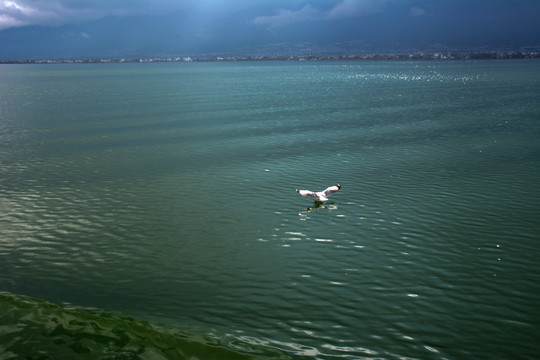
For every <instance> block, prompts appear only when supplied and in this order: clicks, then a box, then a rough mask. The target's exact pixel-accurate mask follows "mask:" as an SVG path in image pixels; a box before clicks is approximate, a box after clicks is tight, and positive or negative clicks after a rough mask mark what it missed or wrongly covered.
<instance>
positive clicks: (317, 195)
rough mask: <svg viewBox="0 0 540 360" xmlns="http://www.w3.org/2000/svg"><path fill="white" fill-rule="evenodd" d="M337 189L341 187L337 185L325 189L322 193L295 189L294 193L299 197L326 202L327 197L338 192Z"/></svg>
mask: <svg viewBox="0 0 540 360" xmlns="http://www.w3.org/2000/svg"><path fill="white" fill-rule="evenodd" d="M339 189H341V185H340V184H337V185H334V186H330V187H327V188H326V189H324V190H323V191H317V192H315V191H310V190H298V189H296V192H297V193H299V194H300V195H302V196H304V197H308V198H312V199H315V201H326V200H328V197H329V196H330V195H332V194H333V193H335V192H338V191H339Z"/></svg>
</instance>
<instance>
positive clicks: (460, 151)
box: [0, 60, 540, 359]
mask: <svg viewBox="0 0 540 360" xmlns="http://www.w3.org/2000/svg"><path fill="white" fill-rule="evenodd" d="M539 99H540V62H539V61H537V60H530V61H527V60H523V61H485V62H482V61H479V62H466V61H459V62H344V63H339V62H283V63H280V62H260V63H189V64H188V63H185V64H116V65H113V64H109V65H58V66H57V65H35V66H34V65H25V66H17V65H4V66H1V67H0V231H1V232H0V291H1V293H0V358H3V359H4V358H5V359H10V358H11V357H12V356H13V357H14V358H17V357H18V356H26V355H33V356H38V355H41V356H43V358H47V356H49V357H50V358H72V357H74V356H75V355H77V356H79V358H89V359H90V358H113V357H114V356H117V358H118V357H119V358H138V357H139V358H160V357H161V358H170V359H174V358H178V359H184V358H190V359H191V358H199V359H214V358H215V359H236V358H238V359H296V358H306V359H363V358H368V359H371V358H373V359H403V358H411V359H465V358H468V359H494V358H501V359H510V358H511V359H533V358H535V357H536V356H537V355H538V350H539V348H538V341H537V340H538V326H539V325H540V311H539V310H538V304H539V300H540V265H539V255H540V242H539V241H540V185H539V184H540V141H539V139H540V101H539ZM336 183H340V184H342V186H343V187H342V189H341V191H340V192H339V193H337V194H335V195H334V196H333V197H332V198H331V199H330V201H329V202H328V203H326V204H325V206H323V207H316V206H314V203H313V202H312V201H311V200H309V199H306V198H302V197H300V196H298V194H296V193H295V191H294V190H295V189H296V188H301V189H312V190H322V189H324V188H325V187H327V186H329V185H333V184H336Z"/></svg>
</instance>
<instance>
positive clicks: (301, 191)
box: [296, 190, 319, 199]
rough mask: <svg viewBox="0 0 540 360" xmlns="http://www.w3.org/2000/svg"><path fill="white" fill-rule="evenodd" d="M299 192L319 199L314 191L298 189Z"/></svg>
mask: <svg viewBox="0 0 540 360" xmlns="http://www.w3.org/2000/svg"><path fill="white" fill-rule="evenodd" d="M296 192H297V193H299V194H300V195H302V196H305V197H308V198H312V199H318V198H319V196H318V195H317V193H315V192H313V191H309V190H296Z"/></svg>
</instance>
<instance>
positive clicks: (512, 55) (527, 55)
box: [0, 51, 540, 64]
mask: <svg viewBox="0 0 540 360" xmlns="http://www.w3.org/2000/svg"><path fill="white" fill-rule="evenodd" d="M538 58H540V52H538V51H530V52H521V51H516V52H470V53H453V52H440V53H420V52H419V53H412V54H369V55H321V56H317V55H307V56H193V57H191V56H183V57H180V56H173V57H169V56H166V57H147V58H143V57H140V58H139V57H134V58H88V59H30V60H0V64H108V63H151V62H218V61H223V62H234V61H360V60H396V61H403V60H491V59H538Z"/></svg>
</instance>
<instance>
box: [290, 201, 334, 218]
mask: <svg viewBox="0 0 540 360" xmlns="http://www.w3.org/2000/svg"><path fill="white" fill-rule="evenodd" d="M337 208H338V207H337V206H336V204H335V203H333V202H327V203H325V202H323V201H317V200H316V201H314V202H313V206H310V207H307V208H305V209H303V210H302V211H300V213H299V215H305V214H307V213H313V212H315V211H317V210H320V209H326V210H336V209H337Z"/></svg>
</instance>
